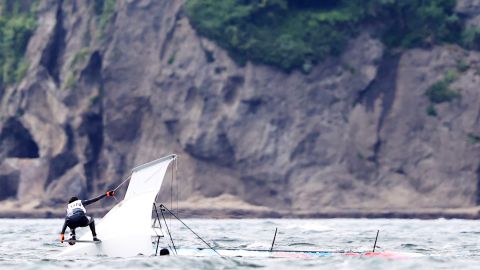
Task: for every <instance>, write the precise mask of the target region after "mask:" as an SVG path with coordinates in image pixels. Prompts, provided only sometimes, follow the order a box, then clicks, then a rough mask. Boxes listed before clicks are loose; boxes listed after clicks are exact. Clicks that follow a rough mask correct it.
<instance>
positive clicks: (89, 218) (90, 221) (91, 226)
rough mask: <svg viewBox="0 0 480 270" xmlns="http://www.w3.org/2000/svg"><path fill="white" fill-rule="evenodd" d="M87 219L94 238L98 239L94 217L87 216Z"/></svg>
mask: <svg viewBox="0 0 480 270" xmlns="http://www.w3.org/2000/svg"><path fill="white" fill-rule="evenodd" d="M87 218H88V226H89V227H90V230H91V231H92V235H93V237H96V236H97V232H96V231H95V220H94V219H93V217H89V216H87Z"/></svg>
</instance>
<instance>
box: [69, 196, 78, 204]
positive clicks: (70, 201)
mask: <svg viewBox="0 0 480 270" xmlns="http://www.w3.org/2000/svg"><path fill="white" fill-rule="evenodd" d="M74 201H78V198H77V197H75V196H73V197H71V198H70V200H68V203H72V202H74Z"/></svg>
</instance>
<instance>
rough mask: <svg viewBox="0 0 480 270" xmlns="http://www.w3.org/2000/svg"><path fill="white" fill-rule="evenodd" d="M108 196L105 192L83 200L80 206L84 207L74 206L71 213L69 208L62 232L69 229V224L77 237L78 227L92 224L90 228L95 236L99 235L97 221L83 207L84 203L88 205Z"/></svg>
mask: <svg viewBox="0 0 480 270" xmlns="http://www.w3.org/2000/svg"><path fill="white" fill-rule="evenodd" d="M106 196H107V195H106V194H103V195H100V196H98V197H96V198H93V199H90V200H81V205H80V206H82V207H81V208H74V209H73V210H72V211H71V213H70V214H69V213H68V210H67V216H66V217H65V222H64V223H63V227H62V234H64V233H65V230H66V229H67V226H68V227H69V228H70V231H71V232H72V236H73V237H75V229H76V228H78V227H87V226H90V230H91V231H92V235H93V237H95V236H97V233H96V231H95V221H94V220H93V218H92V217H89V216H87V215H86V214H85V212H84V210H85V208H83V205H85V206H86V205H89V204H92V203H94V202H97V201H99V200H100V199H103V198H104V197H106ZM73 203H74V202H73ZM82 208H83V210H82Z"/></svg>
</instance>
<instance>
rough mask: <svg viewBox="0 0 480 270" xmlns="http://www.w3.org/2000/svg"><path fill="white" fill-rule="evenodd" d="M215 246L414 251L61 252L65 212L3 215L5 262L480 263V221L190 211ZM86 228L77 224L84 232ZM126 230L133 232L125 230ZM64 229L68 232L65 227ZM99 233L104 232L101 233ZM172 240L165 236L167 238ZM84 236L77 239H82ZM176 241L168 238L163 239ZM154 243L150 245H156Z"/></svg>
mask: <svg viewBox="0 0 480 270" xmlns="http://www.w3.org/2000/svg"><path fill="white" fill-rule="evenodd" d="M184 221H185V222H186V223H187V224H188V225H189V226H190V227H191V228H192V229H193V230H194V231H195V232H196V233H198V234H199V235H200V236H201V237H202V238H204V240H205V241H207V242H208V243H210V244H211V245H212V246H213V247H215V248H247V249H269V248H270V246H271V244H272V240H273V236H274V232H275V228H278V234H277V236H276V241H275V245H274V249H277V250H282V249H283V250H285V249H289V250H332V251H338V250H345V251H350V250H351V251H371V249H372V248H373V245H374V241H375V236H376V233H377V230H380V234H379V237H378V241H377V246H378V247H377V250H378V251H396V252H415V253H420V254H423V255H425V256H423V257H420V258H410V259H386V258H378V257H348V256H331V257H317V258H303V259H302V258H220V257H215V256H211V257H180V256H168V257H165V256H162V257H153V256H137V257H132V258H111V257H105V256H78V257H69V258H59V257H57V256H56V255H58V253H60V252H61V251H62V250H64V249H65V248H66V246H67V245H68V244H66V243H64V244H61V243H60V242H59V238H58V236H59V231H60V229H61V226H62V224H63V220H61V219H0V269H2V270H3V269H45V270H47V269H65V268H68V269H255V268H266V269H480V256H479V254H480V221H474V220H445V219H438V220H402V219H243V220H242V219H241V220H235V219H227V220H218V219H186V220H184ZM167 225H168V226H169V229H170V231H171V234H172V238H173V241H174V244H175V245H176V246H177V247H205V244H203V243H202V241H200V240H199V239H198V238H196V237H195V235H194V234H192V233H191V232H190V231H189V230H188V229H187V228H185V227H184V226H182V225H181V224H180V223H179V222H177V221H175V220H167ZM87 230H88V228H82V229H79V230H78V232H77V234H78V235H82V234H83V232H86V231H87ZM125 233H128V232H125ZM66 235H67V234H66ZM101 237H102V236H101V235H99V238H101ZM167 240H168V241H167ZM79 244H81V243H78V244H77V245H79ZM169 245H170V246H171V245H172V244H171V242H170V239H169V238H168V237H166V238H164V239H162V240H161V242H160V246H161V247H168V246H169ZM152 248H153V247H152Z"/></svg>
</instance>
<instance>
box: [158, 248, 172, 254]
mask: <svg viewBox="0 0 480 270" xmlns="http://www.w3.org/2000/svg"><path fill="white" fill-rule="evenodd" d="M165 255H170V251H168V249H166V248H162V249H161V250H160V256H165Z"/></svg>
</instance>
